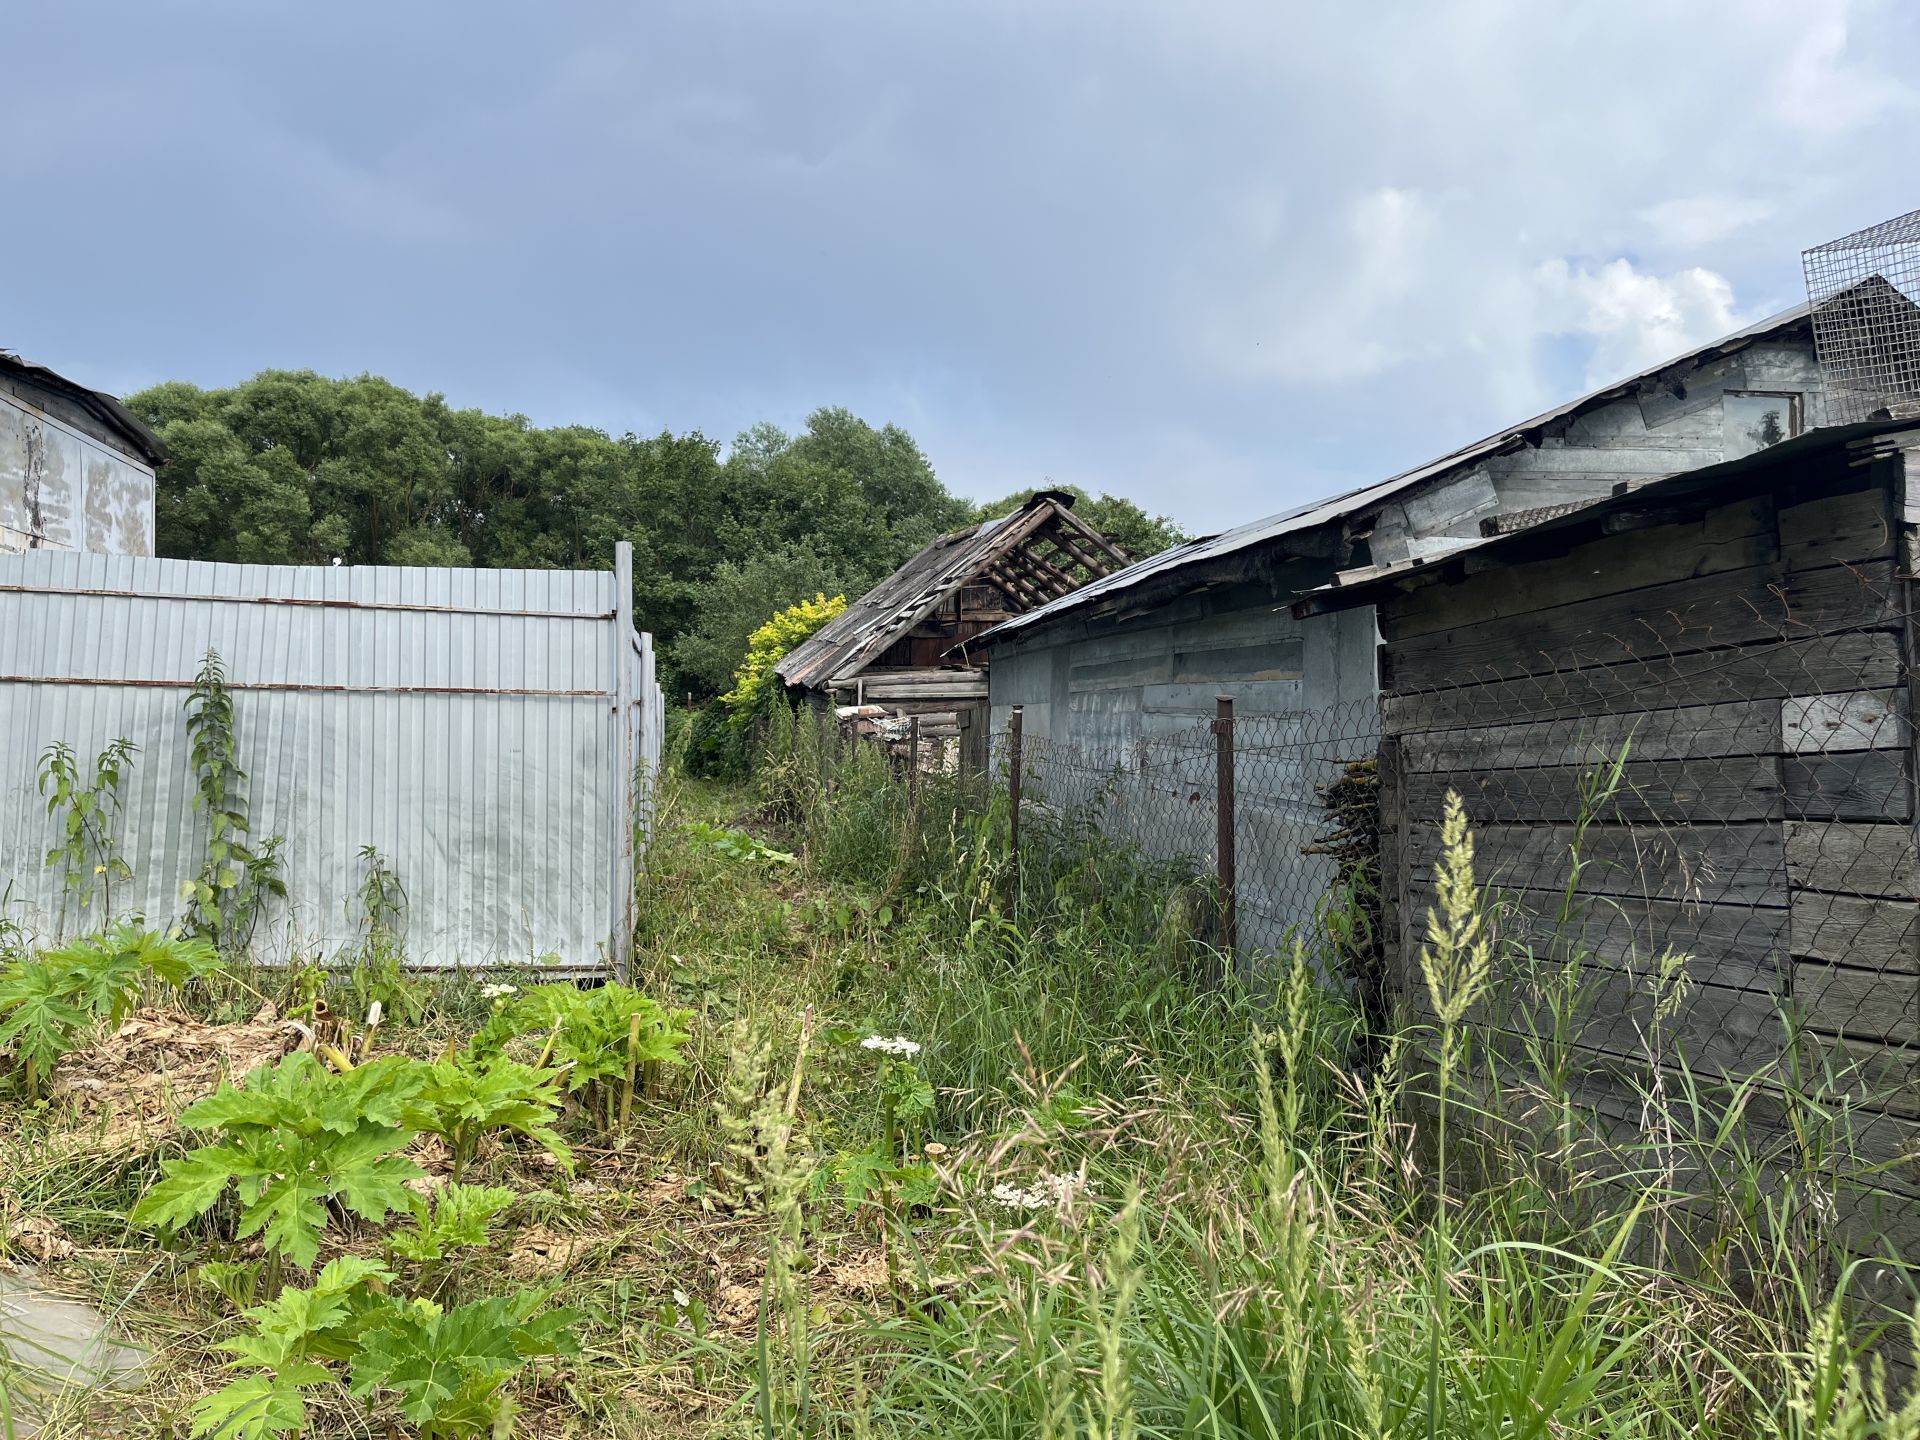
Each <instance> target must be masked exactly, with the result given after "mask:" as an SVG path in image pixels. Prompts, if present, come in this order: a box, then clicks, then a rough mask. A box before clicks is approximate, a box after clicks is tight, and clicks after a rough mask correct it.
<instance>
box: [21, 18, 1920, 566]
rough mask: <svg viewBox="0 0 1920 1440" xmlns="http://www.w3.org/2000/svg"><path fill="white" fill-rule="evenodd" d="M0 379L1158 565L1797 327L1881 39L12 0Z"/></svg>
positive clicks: (1885, 26) (1851, 28)
mask: <svg viewBox="0 0 1920 1440" xmlns="http://www.w3.org/2000/svg"><path fill="white" fill-rule="evenodd" d="M0 33H4V34H5V35H6V37H7V46H6V48H7V50H8V52H9V64H8V87H7V88H8V111H9V116H10V119H11V121H12V124H11V126H10V132H11V133H10V137H9V139H8V141H7V143H5V144H4V145H0V194H4V195H5V196H6V197H7V198H6V200H5V201H4V202H3V203H0V213H4V214H6V215H7V217H8V223H7V224H5V225H4V226H0V273H4V274H5V275H6V276H7V277H8V280H7V283H6V284H5V285H4V286H0V346H4V347H6V348H11V349H16V350H18V351H20V352H22V353H23V354H26V355H28V356H30V357H32V358H34V359H37V360H40V361H42V362H43V363H46V364H50V365H52V366H54V367H55V368H57V369H61V370H64V371H66V372H67V373H70V374H72V375H74V376H76V377H77V378H80V379H83V380H86V381H88V382H89V383H92V384H96V385H99V386H101V387H103V388H107V389H111V390H117V391H125V390H129V389H135V388H138V387H139V386H141V385H144V384H148V383H150V382H152V381H156V380H161V379H169V378H178V379H188V380H193V381H197V382H199V383H201V384H206V385H220V384H227V383H231V382H233V381H236V380H239V379H242V378H244V377H245V376H247V375H250V374H252V373H253V372H255V371H256V370H259V369H262V368H264V367H268V366H303V367H311V368H314V369H318V370H321V371H323V372H327V373H334V374H345V373H358V372H360V371H363V370H365V371H373V372H375V373H378V374H382V375H386V376H388V377H389V378H391V379H393V380H394V381H396V382H398V383H400V384H403V385H406V386H408V387H410V388H413V389H421V390H425V389H432V390H439V391H441V392H443V393H445V394H446V395H447V396H448V398H449V399H450V400H451V401H452V402H453V403H455V404H457V405H477V406H481V407H484V408H487V409H490V410H498V411H520V412H522V413H525V414H527V415H529V416H531V417H532V418H533V419H534V420H536V421H538V422H540V423H543V424H555V423H564V422H574V421H579V422H585V423H589V424H593V425H599V426H602V427H604V428H607V429H610V430H614V431H622V430H627V429H633V430H638V431H648V430H656V429H659V428H661V427H663V426H664V427H670V428H672V429H674V430H689V429H699V430H702V431H704V432H706V433H707V434H709V435H713V436H716V437H722V438H724V437H729V436H731V435H733V434H734V433H736V432H737V431H739V430H741V429H743V428H744V427H746V426H747V425H749V424H752V423H753V422H755V421H758V420H763V419H770V420H773V421H775V422H777V423H781V424H784V425H788V426H794V425H797V424H798V423H800V422H801V421H802V420H803V419H804V417H805V415H806V414H807V412H808V411H809V410H811V409H812V408H814V407H815V406H817V405H823V404H843V405H847V406H849V407H851V408H852V409H854V410H855V411H857V412H858V413H860V414H862V415H864V416H866V417H867V418H869V419H871V420H874V421H876V422H878V421H883V420H893V421H897V422H899V423H900V424H902V425H904V426H906V427H907V428H908V429H910V430H911V431H912V432H913V433H914V435H915V436H916V437H917V438H918V439H919V440H920V442H921V444H922V445H923V446H924V447H925V449H926V450H927V452H928V454H929V455H930V457H931V458H932V460H933V463H934V466H935V468H936V469H937V470H938V471H939V473H940V475H941V476H942V478H943V479H945V480H946V481H947V483H948V484H949V485H950V486H952V487H953V488H955V489H956V490H958V491H960V492H962V493H966V494H969V495H973V496H977V497H988V496H993V495H997V494H1001V493H1004V492H1006V491H1008V490H1010V489H1013V488H1015V487H1016V486H1020V485H1026V484H1035V483H1039V482H1040V481H1042V480H1043V479H1052V480H1054V481H1056V482H1074V483H1078V484H1081V485H1085V486H1088V487H1090V488H1093V489H1106V490H1112V491H1115V492H1118V493H1122V494H1127V495H1131V496H1133V497H1134V498H1136V499H1138V500H1139V501H1141V502H1142V503H1143V504H1145V505H1147V506H1149V507H1150V508H1153V509H1156V510H1161V511H1165V512H1168V513H1170V514H1172V515H1173V516H1174V517H1176V518H1177V519H1179V520H1180V521H1181V522H1182V523H1184V524H1186V525H1187V526H1188V527H1189V528H1191V529H1194V530H1197V531H1205V530H1213V529H1219V528H1224V527H1226V526H1229V525H1232V524H1236V523H1239V522H1242V521H1245V520H1248V519H1252V518H1254V517H1256V516H1258V515H1262V514H1265V513H1268V512H1270V511H1274V510H1279V509H1283V508H1287V507H1290V506H1292V505H1295V504H1298V503H1301V502H1303V501H1306V500H1310V499H1313V498H1315V497H1316V496H1318V495H1321V494H1324V493H1329V492H1332V491H1336V490H1340V489H1344V488H1347V487H1349V486H1351V485H1354V484H1358V483H1363V482H1365V481H1369V480H1372V479H1376V478H1379V477H1381V476H1383V475H1386V474H1389V473H1392V472H1394V471H1396V470H1399V469H1402V468H1405V467H1406V466H1408V465H1411V464H1414V463H1417V462H1419V461H1421V460H1424V459H1426V458H1428V457H1429V456H1431V455H1434V454H1437V453H1439V452H1442V451H1445V450H1448V449H1451V448H1453V447H1454V446H1456V445H1458V444H1460V443H1462V442H1463V441H1466V440H1470V439H1473V438H1475V437H1477V436H1479V435H1481V434H1484V433H1487V432H1488V431H1490V430H1492V429H1494V428H1496V427H1498V426H1500V425H1502V424H1505V423H1507V422H1509V421H1512V420H1516V419H1520V418H1523V417H1525V416H1526V415H1529V414H1532V413H1534V412H1535V411H1537V410H1539V409H1542V408H1544V407H1545V406H1547V405H1549V404H1551V403H1553V402H1554V401H1556V400H1558V399H1561V398H1565V397H1566V396H1568V395H1571V394H1574V393H1577V392H1578V391H1580V390H1582V389H1584V388H1588V387H1589V386H1590V385H1592V384H1597V383H1600V382H1603V381H1605V380H1606V379H1608V378H1609V377H1611V376H1613V375H1616V374H1620V373H1623V372H1625V371H1627V370H1630V369H1633V368H1637V367H1638V366H1639V365H1642V364H1645V363H1650V362H1652V361H1654V360H1657V359H1660V358H1663V357H1664V356H1665V355H1667V354H1671V353H1674V352H1677V351H1679V350H1682V349H1685V348H1687V347H1688V346H1689V345H1691V344H1694V343H1696V342H1698V341H1701V340H1705V339H1709V338H1712V337H1713V336H1714V335H1716V334H1720V333H1724V332H1725V331H1727V330H1730V329H1734V328H1737V327H1738V326H1739V325H1741V324H1744V323H1746V322H1747V321H1749V320H1751V319H1753V318H1756V317H1758V316H1760V315H1762V314H1766V313H1770V312H1771V311H1773V310H1776V309H1780V308H1783V307H1784V306H1786V305H1789V304H1792V303H1795V302H1796V301H1797V300H1798V299H1799V298H1800V283H1801V282H1800V275H1799V260H1798V256H1799V251H1800V250H1801V249H1802V248H1804V247H1805V246H1807V245H1810V244H1814V243H1817V242H1818V241H1821V240H1825V239H1829V238H1832V237H1833V236H1835V235H1838V234H1841V233H1843V232H1845V231H1848V230H1851V229H1854V228H1857V227H1858V226H1861V225H1864V224H1868V223H1871V222H1873V221H1876V220H1880V219H1884V218H1886V217H1888V216H1890V215H1893V214H1896V213H1899V212H1901V211H1904V210H1907V209H1911V208H1914V207H1915V206H1920V168H1916V167H1915V166H1914V164H1913V162H1912V160H1911V144H1910V138H1911V136H1912V134H1913V133H1914V127H1915V123H1916V119H1920V90H1917V89H1916V84H1917V83H1920V82H1916V81H1915V80H1914V79H1913V78H1912V77H1914V76H1916V75H1920V65H1916V64H1915V61H1916V60H1920V7H1913V6H1911V5H1908V4H1905V3H1902V0H1793V3H1775V0H1739V3H1724V4H1709V3H1701V4H1688V5H1674V4H1672V3H1671V0H1660V3H1642V0H1624V3H1613V4H1608V5H1595V4H1588V3H1580V4H1574V3H1547V0H1449V3H1445V4H1442V3H1439V0H1432V3H1411V0H1409V3H1402V4H1380V5H1373V6H1338V5H1336V6H1307V5H1294V4H1287V5H1282V4H1276V3H1228V0H1221V3H1204V0H1181V3H1171V0H1160V3H1153V4H1145V3H1130V0H1088V3H1074V0H1006V3H999V0H974V3H963V0H946V3H940V0H914V3H903V0H892V3H871V4H864V3H836V0H805V3H794V0H773V3H748V0H742V3H729V0H698V3H688V4H676V3H650V4H593V3H584V0H583V3H567V4H556V5H543V6H530V5H525V4H520V5H514V6H504V5H494V4H490V3H466V4H457V5H456V4H450V3H447V4H441V3H429V0H413V3H407V4H396V3H391V0H389V3H386V4H381V5H368V4H358V3H352V0H341V3H335V4H331V5H326V6H318V5H270V4H261V3H259V0H246V3H238V0H234V3H227V0H222V3H210V0H208V3H197V0H172V3H169V4H166V5H155V4H151V3H126V4H119V5H109V4H93V3H86V0H12V3H10V4H9V5H8V6H7V9H6V14H5V16H4V17H0Z"/></svg>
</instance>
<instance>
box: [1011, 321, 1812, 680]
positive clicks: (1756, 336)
mask: <svg viewBox="0 0 1920 1440" xmlns="http://www.w3.org/2000/svg"><path fill="white" fill-rule="evenodd" d="M1811 314H1812V307H1811V306H1808V305H1795V306H1793V307H1792V308H1791V309H1787V310H1782V311H1781V312H1780V313H1779V314H1777V315H1771V316H1769V317H1768V318H1766V319H1765V320H1761V321H1759V322H1758V323H1756V324H1753V325H1749V326H1748V327H1747V328H1746V329H1744V330H1736V331H1734V332H1733V333H1732V334H1731V335H1723V336H1721V337H1720V338H1719V339H1718V340H1715V341H1713V342H1712V343H1711V344H1707V345H1702V346H1700V347H1699V348H1698V349H1695V350H1690V351H1688V352H1687V353H1685V354H1684V355H1676V356H1675V357H1673V358H1672V359H1670V360H1663V361H1661V362H1660V363H1659V364H1658V365H1653V366H1649V367H1648V368H1647V369H1645V370H1640V371H1637V372H1635V373H1634V374H1632V375H1629V376H1627V377H1626V378H1625V379H1624V380H1618V381H1615V382H1614V383H1613V384H1611V385H1608V386H1606V387H1605V388H1603V389H1600V390H1595V391H1593V392H1592V393H1590V394H1587V395H1582V396H1581V397H1580V398H1579V399H1577V400H1569V401H1568V402H1567V403H1566V404H1564V405H1557V406H1555V407H1554V408H1553V409H1551V410H1548V411H1545V412H1543V413H1542V414H1539V415H1535V416H1534V417H1533V418H1532V419H1530V420H1523V421H1521V422H1520V423H1519V424H1517V425H1510V426H1507V427H1506V428H1505V429H1502V430H1496V431H1495V432H1494V433H1493V434H1491V435H1488V436H1486V437H1485V438H1483V439H1480V440H1476V441H1474V442H1473V443H1472V444H1471V445H1463V446H1461V447H1460V448H1459V449H1458V450H1452V451H1449V452H1448V453H1447V454H1445V455H1442V456H1440V457H1438V458H1437V459H1433V460H1429V461H1427V462H1426V463H1425V464H1423V465H1416V466H1415V467H1414V468H1413V469H1411V470H1403V471H1402V472H1401V473H1400V474H1398V475H1395V476H1392V477H1391V478H1389V479H1386V480H1382V481H1379V482H1378V483H1376V484H1373V485H1364V486H1361V487H1360V488H1358V489H1356V490H1349V491H1347V492H1346V493H1345V494H1342V495H1336V496H1333V497H1332V498H1331V499H1327V500H1317V501H1314V502H1313V503H1312V504H1309V505H1302V506H1300V507H1299V508H1298V509H1295V510H1287V511H1283V512H1282V513H1280V514H1278V515H1269V516H1267V517H1266V518H1265V519H1263V520H1255V521H1253V522H1252V523H1250V524H1247V525H1242V526H1239V527H1238V528H1236V529H1233V530H1228V531H1225V532H1223V533H1222V534H1219V535H1212V536H1207V537H1205V538H1202V539H1199V540H1190V541H1188V542H1187V543H1186V544H1184V545H1176V546H1174V548H1173V549H1171V550H1163V551H1161V552H1160V554H1158V555H1154V556H1151V557H1149V558H1148V559H1145V560H1141V561H1137V562H1136V563H1134V564H1132V565H1129V566H1128V567H1127V568H1126V569H1124V570H1117V571H1115V572H1114V573H1113V574H1111V575H1109V576H1107V577H1106V578H1105V579H1102V580H1096V581H1094V582H1093V583H1092V584H1089V585H1085V586H1082V587H1081V588H1080V589H1078V590H1076V591H1074V592H1073V593H1072V594H1071V595H1068V596H1066V597H1064V598H1063V599H1060V600H1056V601H1053V602H1052V603H1051V604H1048V605H1042V606H1040V607H1038V608H1037V609H1034V610H1029V611H1027V612H1026V613H1025V614H1024V615H1019V616H1016V617H1015V618H1013V619H1012V620H1008V621H1005V622H1004V623H1002V624H1000V625H996V626H995V627H994V628H993V629H991V630H989V631H987V632H986V633H984V634H982V635H980V636H978V637H977V638H976V640H975V643H976V644H986V643H991V642H992V641H994V640H998V639H1003V638H1005V637H1007V636H1009V635H1011V634H1014V633H1015V632H1018V631H1024V630H1028V629H1031V628H1032V627H1033V626H1036V625H1041V624H1045V623H1047V622H1049V621H1051V620H1054V619H1056V618H1058V617H1060V616H1061V615H1063V614H1065V613H1067V612H1068V611H1072V610H1077V609H1079V608H1080V607H1082V606H1084V605H1087V604H1090V603H1092V602H1093V601H1095V600H1098V599H1100V598H1102V597H1103V596H1108V595H1116V594H1119V593H1121V592H1124V591H1127V590H1131V589H1133V588H1134V587H1136V586H1138V585H1141V584H1143V583H1145V582H1146V581H1148V580H1151V579H1153V578H1155V577H1156V576H1161V575H1166V574H1169V573H1171V572H1173V571H1177V570H1181V569H1184V568H1186V567H1188V566H1193V565H1199V564H1202V563H1204V562H1206V561H1208V560H1215V559H1219V558H1221V557H1222V556H1226V555H1232V554H1234V553H1236V552H1239V551H1243V550H1248V549H1251V548H1253V547H1255V546H1259V545H1266V544H1269V543H1271V542H1273V541H1276V540H1280V539H1283V538H1284V537H1286V536H1289V535H1297V534H1300V533H1302V532H1304V531H1308V530H1313V529H1315V528H1317V527H1319V526H1322V525H1326V524H1329V523H1332V522H1334V521H1337V520H1342V519H1345V518H1346V517H1348V516H1350V515H1354V514H1357V513H1359V512H1361V511H1364V510H1366V509H1368V508H1369V507H1370V506H1374V505H1380V504H1384V503H1386V502H1387V501H1389V500H1392V499H1394V498H1395V497H1396V496H1398V495H1400V494H1401V493H1402V492H1403V491H1406V490H1409V489H1411V488H1413V487H1414V486H1416V485H1419V484H1420V483H1421V482H1422V481H1425V480H1431V479H1434V478H1436V477H1437V476H1440V475H1443V474H1445V473H1447V472H1448V471H1450V470H1455V469H1458V468H1460V467H1462V466H1466V465H1470V464H1473V463H1474V462H1476V461H1479V460H1482V459H1485V458H1486V457H1488V456H1490V455H1494V454H1497V453H1498V452H1500V451H1502V450H1504V449H1506V448H1507V447H1508V446H1511V445H1514V444H1517V443H1519V442H1521V441H1523V440H1525V439H1526V438H1527V437H1528V436H1530V435H1531V434H1532V433H1533V432H1535V431H1538V430H1540V429H1542V428H1544V427H1545V426H1547V425H1550V424H1552V423H1554V422H1555V421H1559V420H1566V419H1570V418H1572V417H1573V416H1575V415H1578V414H1581V413H1582V412H1583V411H1586V410H1590V409H1592V408H1594V407H1595V406H1598V405H1604V404H1607V403H1609V402H1611V401H1613V400H1617V399H1619V398H1620V397H1621V396H1623V395H1626V394H1628V393H1630V392H1631V391H1632V390H1633V389H1634V388H1635V387H1636V386H1638V385H1641V384H1643V383H1644V382H1646V381H1648V380H1651V379H1653V378H1654V377H1655V376H1658V375H1660V374H1662V373H1664V372H1665V371H1668V370H1672V369H1674V368H1675V367H1676V366H1682V365H1692V364H1697V363H1699V362H1700V361H1702V360H1705V359H1709V358H1712V357H1715V356H1719V355H1726V354H1731V353H1733V352H1734V351H1736V350H1743V349H1745V348H1746V347H1747V346H1749V345H1751V344H1753V343H1754V342H1755V341H1757V340H1762V339H1765V338H1766V337H1768V336H1771V335H1776V334H1779V333H1781V332H1782V331H1785V330H1790V329H1792V328H1793V327H1794V326H1796V325H1801V324H1805V323H1807V321H1808V320H1809V318H1810V316H1811Z"/></svg>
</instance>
